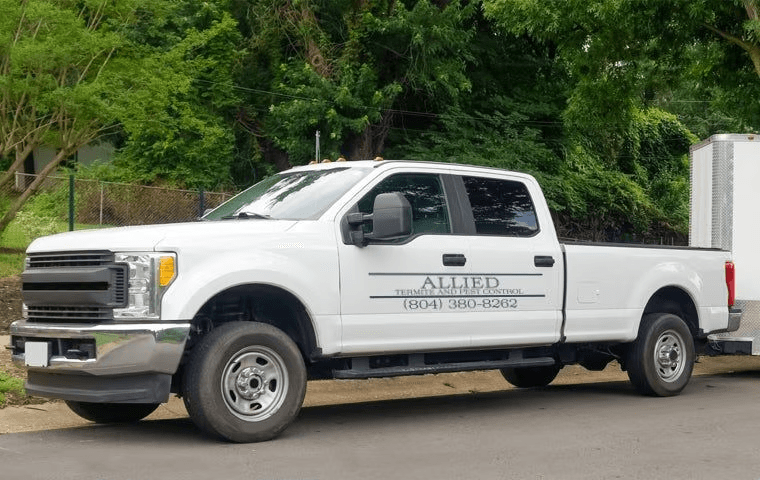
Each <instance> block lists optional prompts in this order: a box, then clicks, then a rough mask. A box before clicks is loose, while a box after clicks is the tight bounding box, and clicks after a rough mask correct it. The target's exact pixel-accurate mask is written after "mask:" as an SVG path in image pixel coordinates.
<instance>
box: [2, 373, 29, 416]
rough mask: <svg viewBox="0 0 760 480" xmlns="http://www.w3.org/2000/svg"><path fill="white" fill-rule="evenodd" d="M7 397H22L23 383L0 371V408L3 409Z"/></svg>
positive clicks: (24, 393)
mask: <svg viewBox="0 0 760 480" xmlns="http://www.w3.org/2000/svg"><path fill="white" fill-rule="evenodd" d="M9 395H13V396H19V397H24V396H26V391H25V390H24V381H23V380H22V379H20V378H15V377H12V376H10V375H8V374H7V373H6V372H3V371H0V408H1V407H4V406H5V404H6V401H7V399H8V396H9Z"/></svg>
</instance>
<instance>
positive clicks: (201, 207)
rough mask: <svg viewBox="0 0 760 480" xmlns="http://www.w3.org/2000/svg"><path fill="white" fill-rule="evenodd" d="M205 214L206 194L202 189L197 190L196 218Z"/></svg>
mask: <svg viewBox="0 0 760 480" xmlns="http://www.w3.org/2000/svg"><path fill="white" fill-rule="evenodd" d="M205 212H206V192H204V191H203V189H202V188H199V189H198V217H202V216H203V214H204V213H205Z"/></svg>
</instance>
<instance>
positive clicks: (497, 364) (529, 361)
mask: <svg viewBox="0 0 760 480" xmlns="http://www.w3.org/2000/svg"><path fill="white" fill-rule="evenodd" d="M394 357H398V356H394ZM403 357H408V361H407V362H405V364H403V365H394V366H389V367H382V366H381V367H371V366H370V357H356V358H352V359H351V368H350V369H345V370H343V369H335V370H333V371H332V374H333V378H338V379H358V378H380V377H400V376H404V375H426V374H429V373H445V372H464V371H470V370H495V369H499V368H510V367H545V366H550V365H556V363H557V361H556V360H555V359H554V358H552V357H537V358H523V357H522V356H521V355H515V357H516V358H508V359H501V360H479V361H471V362H468V361H464V362H452V363H435V364H429V365H428V364H426V363H425V354H413V355H403ZM373 358H376V357H373Z"/></svg>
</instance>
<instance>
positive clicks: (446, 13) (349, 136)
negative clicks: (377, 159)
mask: <svg viewBox="0 0 760 480" xmlns="http://www.w3.org/2000/svg"><path fill="white" fill-rule="evenodd" d="M474 12H475V5H474V4H466V5H463V4H462V3H460V2H459V1H453V2H447V4H446V6H445V7H442V6H438V5H436V4H434V3H433V2H431V1H429V0H419V1H414V2H395V1H378V2H360V3H357V2H350V1H347V0H342V1H326V0H322V1H312V2H299V4H298V5H291V4H290V2H285V1H282V0H258V1H255V0H254V1H251V2H249V4H248V5H246V6H245V8H240V10H239V11H238V14H237V18H238V20H239V21H240V23H241V28H242V30H243V31H244V32H248V31H250V32H251V33H250V37H249V44H248V46H249V52H250V61H249V62H248V67H247V68H244V70H243V72H242V75H243V76H242V78H241V83H242V84H243V85H245V86H246V87H249V88H250V89H251V90H250V92H251V94H250V95H249V98H248V103H249V105H250V107H249V108H247V109H246V116H247V118H246V121H245V122H246V124H247V125H248V129H249V131H253V132H254V133H256V134H259V135H261V134H262V133H263V135H264V136H265V137H266V139H267V141H268V142H271V146H269V144H268V143H267V142H264V143H262V144H260V148H261V150H262V151H263V152H264V156H265V157H267V156H273V155H275V154H277V152H275V151H274V149H276V150H277V151H279V152H282V154H284V156H285V157H286V158H287V160H286V162H287V163H294V164H303V163H306V162H308V161H309V160H312V159H313V157H314V146H313V142H312V139H313V138H314V134H315V132H316V131H317V130H319V131H320V132H321V133H322V136H321V144H322V145H321V147H322V148H321V150H322V152H323V153H324V154H325V156H330V157H333V158H335V157H337V156H338V155H344V156H346V157H347V158H349V159H360V158H372V157H374V156H375V155H377V154H379V153H381V152H382V150H383V147H384V144H385V139H386V136H387V131H388V127H389V126H390V123H391V121H392V118H393V115H394V112H393V110H392V109H393V108H394V107H396V106H400V103H402V102H403V104H404V105H403V106H404V107H408V106H410V105H413V104H414V103H416V102H424V103H426V104H428V105H438V106H444V105H447V104H448V103H450V102H452V101H455V100H456V99H457V98H458V96H459V95H460V94H461V93H462V92H467V91H469V89H470V86H471V83H470V81H469V79H468V78H467V76H466V74H465V69H466V65H467V61H468V60H469V59H470V58H471V57H470V55H469V53H468V43H469V41H470V39H471V36H472V30H471V28H470V27H468V26H467V25H465V22H466V21H467V19H468V18H470V17H471V16H472V15H473V14H474ZM272 147H273V148H272ZM264 160H265V161H266V160H267V159H266V158H264Z"/></svg>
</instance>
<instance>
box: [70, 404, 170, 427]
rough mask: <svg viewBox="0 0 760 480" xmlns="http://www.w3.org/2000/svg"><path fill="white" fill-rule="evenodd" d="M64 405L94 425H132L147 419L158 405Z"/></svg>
mask: <svg viewBox="0 0 760 480" xmlns="http://www.w3.org/2000/svg"><path fill="white" fill-rule="evenodd" d="M66 405H68V407H69V408H70V409H71V411H73V412H74V413H76V414H77V415H79V416H80V417H82V418H84V419H85V420H90V421H91V422H95V423H132V422H137V421H140V420H142V419H143V418H145V417H147V416H148V415H150V414H151V413H153V411H154V410H155V409H157V408H158V406H159V405H160V404H159V403H89V402H74V401H71V400H66Z"/></svg>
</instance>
